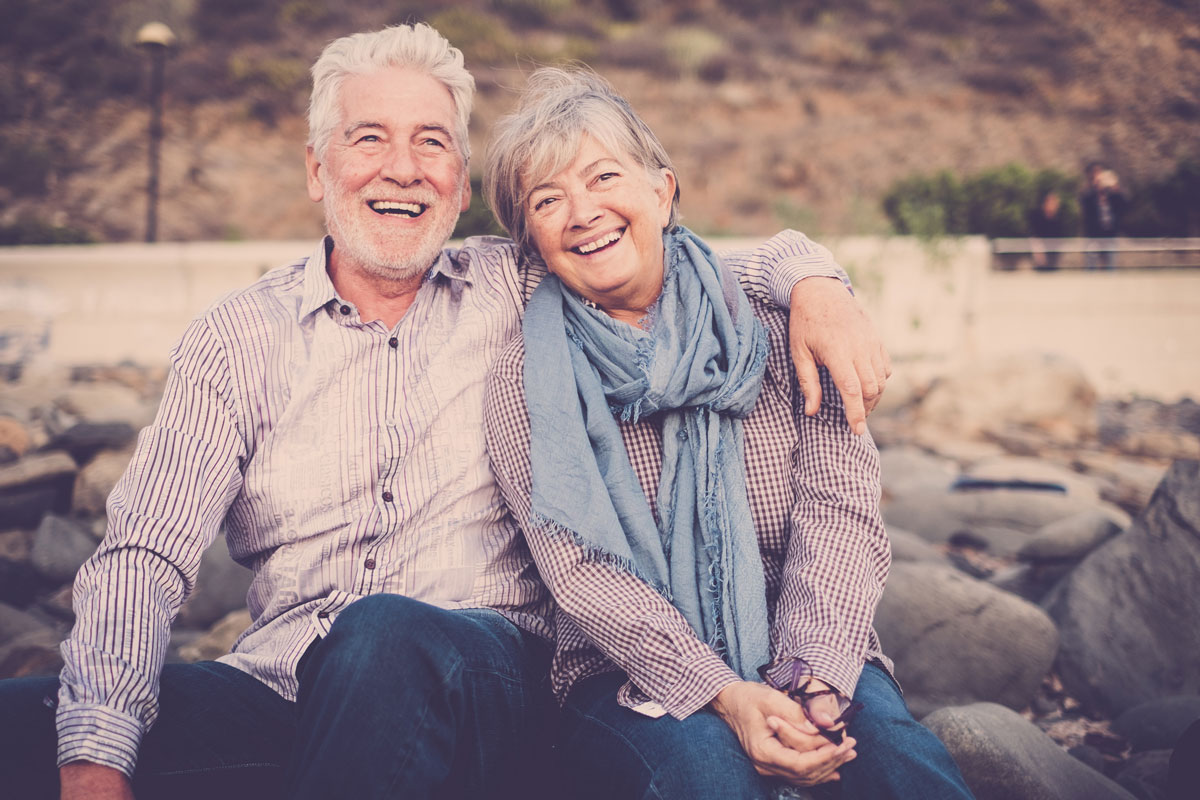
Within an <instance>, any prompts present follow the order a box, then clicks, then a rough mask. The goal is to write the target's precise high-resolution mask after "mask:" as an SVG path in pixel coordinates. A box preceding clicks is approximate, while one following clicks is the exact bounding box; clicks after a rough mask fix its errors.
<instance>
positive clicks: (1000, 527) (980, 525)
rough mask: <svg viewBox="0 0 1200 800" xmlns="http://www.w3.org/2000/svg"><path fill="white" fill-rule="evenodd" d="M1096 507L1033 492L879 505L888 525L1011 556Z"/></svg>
mask: <svg viewBox="0 0 1200 800" xmlns="http://www.w3.org/2000/svg"><path fill="white" fill-rule="evenodd" d="M1094 507H1095V501H1090V500H1086V499H1082V498H1076V497H1072V496H1070V495H1068V494H1064V493H1062V492H1055V491H1043V490H1038V489H969V490H962V491H945V492H937V491H918V492H914V493H912V494H909V495H904V496H901V497H896V498H894V499H892V500H891V501H890V502H888V503H886V504H884V506H883V518H884V521H885V522H887V524H888V525H889V526H896V527H898V528H904V529H905V530H910V531H912V532H913V533H915V534H917V535H919V536H921V537H922V538H924V539H926V540H928V541H930V542H933V543H935V544H941V543H944V542H948V541H950V539H951V538H956V537H957V538H961V537H966V538H967V539H968V540H970V541H973V542H978V543H979V544H980V545H982V546H984V547H986V548H987V550H988V551H989V552H992V553H995V554H996V555H1001V556H1015V555H1016V554H1017V553H1018V552H1019V551H1020V549H1021V547H1022V546H1023V545H1024V544H1025V542H1026V541H1027V539H1028V538H1029V535H1030V534H1033V533H1035V532H1037V531H1039V530H1041V529H1042V528H1043V527H1045V526H1046V525H1048V524H1050V523H1051V522H1056V521H1058V520H1060V519H1063V518H1065V517H1069V516H1072V515H1074V514H1078V513H1080V512H1081V511H1086V510H1088V509H1092V508H1094Z"/></svg>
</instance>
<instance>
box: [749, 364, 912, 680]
mask: <svg viewBox="0 0 1200 800" xmlns="http://www.w3.org/2000/svg"><path fill="white" fill-rule="evenodd" d="M822 379H823V380H824V381H825V382H826V385H825V389H826V391H825V400H824V401H823V402H822V404H821V408H820V411H819V412H818V413H817V414H816V415H815V416H812V417H810V416H806V415H805V414H804V413H803V411H802V409H801V407H800V398H799V397H794V398H793V401H792V405H793V416H794V419H795V420H796V424H797V426H798V427H799V429H800V435H799V440H798V442H797V444H796V445H795V447H794V448H793V451H792V482H793V486H794V488H795V498H796V499H795V504H794V506H793V509H792V515H791V522H790V533H789V537H788V544H787V552H786V556H785V559H784V564H783V571H782V580H781V585H780V595H779V605H778V606H777V608H776V612H775V624H774V626H773V628H772V630H771V641H772V643H773V645H774V652H775V655H776V659H777V660H779V661H786V660H787V659H791V658H796V657H800V658H803V659H804V660H805V661H807V662H808V663H809V664H810V665H811V666H812V669H813V674H814V675H815V676H816V677H817V678H818V679H820V680H822V681H823V682H824V683H826V684H828V685H829V686H831V687H832V688H834V689H836V690H838V691H839V692H841V693H842V694H843V695H846V696H850V695H852V694H853V692H854V687H855V686H856V685H857V683H858V676H859V674H860V672H861V671H862V665H863V661H864V659H865V655H866V651H867V647H868V645H869V642H870V639H871V624H872V620H873V619H874V615H875V607H876V605H877V604H878V602H879V597H880V596H881V595H882V593H883V586H884V582H885V581H886V579H887V573H888V569H889V567H890V564H891V549H890V546H889V544H888V539H887V533H886V531H885V529H884V526H883V520H882V517H881V516H880V512H879V497H880V483H879V453H878V451H877V450H876V448H875V444H874V442H873V441H872V440H871V439H870V437H869V436H865V437H864V436H855V435H853V434H852V433H851V432H850V430H849V427H848V425H847V423H846V419H845V416H844V413H843V411H842V408H841V405H840V403H838V396H837V393H836V392H834V391H832V381H831V379H830V378H829V376H828V373H823V374H822ZM787 669H788V666H787V664H786V663H781V664H780V665H779V667H778V670H777V674H773V675H772V677H773V678H775V679H776V681H780V680H784V679H785V676H786V674H787Z"/></svg>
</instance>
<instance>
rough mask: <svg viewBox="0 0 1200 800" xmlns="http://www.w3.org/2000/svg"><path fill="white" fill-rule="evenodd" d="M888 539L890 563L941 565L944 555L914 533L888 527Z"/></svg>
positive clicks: (944, 558)
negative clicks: (914, 562)
mask: <svg viewBox="0 0 1200 800" xmlns="http://www.w3.org/2000/svg"><path fill="white" fill-rule="evenodd" d="M887 532H888V539H889V540H891V543H892V561H893V562H897V561H932V562H935V563H938V564H943V563H945V561H946V554H945V553H943V552H942V551H941V550H939V549H938V548H936V547H934V546H933V545H931V544H930V543H929V542H927V541H925V540H924V539H922V538H921V537H920V536H917V535H916V534H915V533H912V532H910V531H906V530H904V529H903V528H894V527H888V529H887Z"/></svg>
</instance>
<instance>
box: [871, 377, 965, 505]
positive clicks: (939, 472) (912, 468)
mask: <svg viewBox="0 0 1200 800" xmlns="http://www.w3.org/2000/svg"><path fill="white" fill-rule="evenodd" d="M888 388H889V389H891V387H890V386H889V387H888ZM879 466H880V471H881V478H882V481H883V491H884V493H885V494H886V495H887V496H888V497H899V496H901V495H907V494H913V493H914V492H918V491H922V490H924V491H933V492H944V491H946V489H948V488H949V487H950V484H951V483H953V482H954V479H955V478H956V477H957V476H958V465H957V464H955V463H954V462H953V461H950V460H949V459H946V458H942V457H940V456H935V455H932V454H930V453H927V452H925V451H924V450H921V449H919V448H916V447H908V446H902V447H889V448H887V449H885V450H880V451H879Z"/></svg>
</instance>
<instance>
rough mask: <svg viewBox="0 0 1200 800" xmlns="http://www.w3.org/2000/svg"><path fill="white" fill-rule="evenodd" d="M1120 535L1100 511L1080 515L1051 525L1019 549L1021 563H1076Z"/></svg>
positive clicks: (1114, 524)
mask: <svg viewBox="0 0 1200 800" xmlns="http://www.w3.org/2000/svg"><path fill="white" fill-rule="evenodd" d="M1120 532H1121V529H1120V528H1118V527H1117V523H1116V522H1114V521H1113V519H1112V516H1111V515H1109V514H1106V513H1104V512H1103V511H1101V510H1100V509H1089V510H1087V511H1080V512H1079V513H1078V514H1073V515H1071V516H1069V517H1065V518H1064V519H1060V520H1056V521H1054V522H1051V523H1050V524H1049V525H1046V526H1044V527H1043V528H1042V529H1041V530H1039V531H1038V532H1037V533H1035V534H1034V535H1033V536H1032V537H1031V538H1030V539H1029V540H1027V541H1026V542H1025V544H1023V545H1021V549H1020V550H1019V551H1017V558H1019V559H1021V560H1022V561H1077V560H1079V559H1081V558H1083V557H1084V556H1086V555H1087V554H1088V553H1090V552H1092V551H1093V550H1095V549H1096V548H1097V547H1099V546H1100V545H1102V544H1104V543H1105V542H1107V541H1108V540H1109V539H1111V538H1112V537H1114V536H1116V535H1117V534H1118V533H1120Z"/></svg>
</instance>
